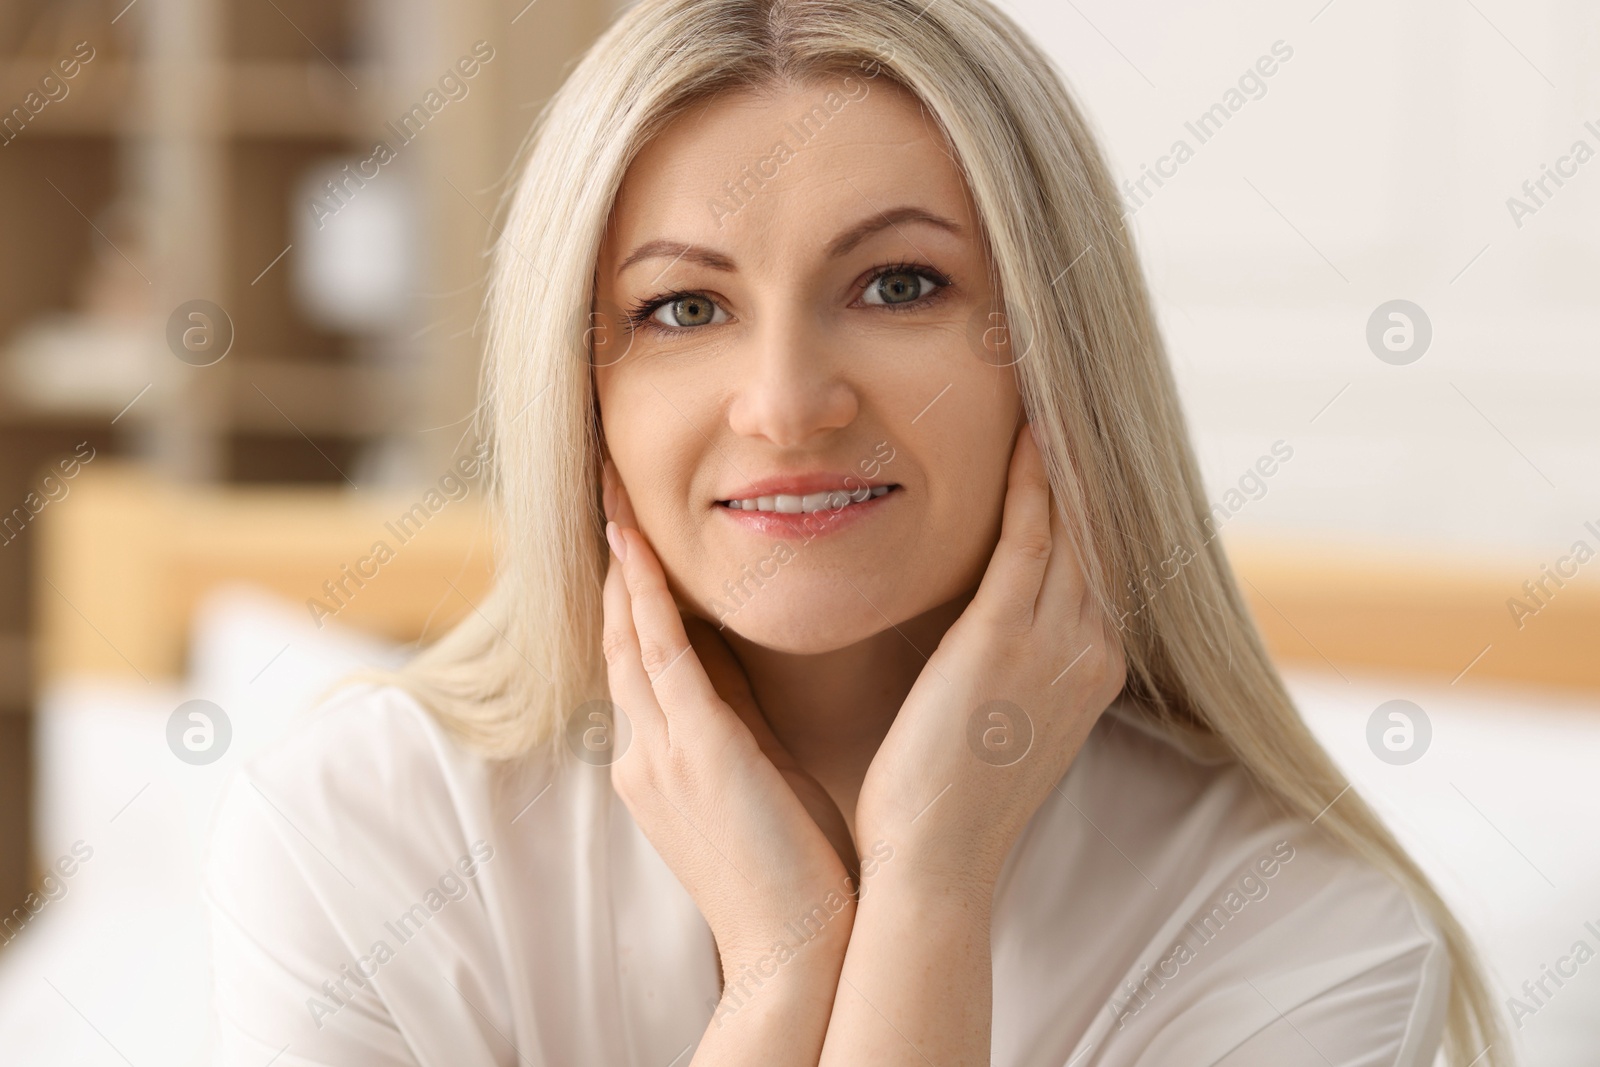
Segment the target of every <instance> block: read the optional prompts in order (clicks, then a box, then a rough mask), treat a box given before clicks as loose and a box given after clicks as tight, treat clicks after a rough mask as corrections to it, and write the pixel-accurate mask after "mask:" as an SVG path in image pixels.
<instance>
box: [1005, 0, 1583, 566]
mask: <svg viewBox="0 0 1600 1067" xmlns="http://www.w3.org/2000/svg"><path fill="white" fill-rule="evenodd" d="M1002 4H1003V6H1004V7H1005V8H1006V9H1007V10H1009V11H1011V12H1012V13H1013V15H1015V17H1016V18H1017V19H1018V20H1019V21H1020V22H1022V23H1023V24H1024V25H1025V26H1026V27H1027V28H1029V29H1030V30H1031V31H1032V32H1033V33H1034V34H1035V35H1036V37H1037V38H1038V39H1039V40H1040V41H1041V42H1042V43H1043V44H1044V45H1045V47H1046V48H1047V49H1048V50H1049V51H1050V52H1051V54H1052V55H1053V56H1054V57H1055V58H1056V60H1057V62H1058V63H1059V64H1060V66H1061V68H1062V70H1063V71H1064V73H1065V75H1066V77H1067V80H1068V84H1069V86H1070V87H1071V88H1072V90H1073V91H1074V93H1075V94H1076V96H1077V98H1078V100H1079V102H1080V104H1081V105H1082V106H1083V107H1084V108H1085V110H1086V111H1087V112H1088V114H1089V116H1090V118H1091V121H1092V122H1093V123H1094V125H1095V126H1096V128H1097V129H1098V130H1099V132H1100V135H1101V137H1102V143H1103V145H1104V147H1105V149H1106V150H1107V153H1108V156H1109V159H1110V161H1111V165H1112V167H1113V170H1114V172H1115V174H1116V176H1117V178H1118V179H1119V181H1120V180H1121V179H1123V178H1130V177H1137V176H1138V175H1139V174H1140V168H1141V166H1142V165H1145V164H1152V163H1154V162H1155V160H1156V159H1157V157H1159V156H1161V155H1163V154H1166V153H1167V151H1168V149H1169V148H1170V146H1171V145H1172V142H1173V141H1174V139H1176V138H1178V137H1180V136H1181V137H1184V138H1185V139H1187V140H1188V141H1189V142H1190V144H1191V146H1194V147H1195V149H1196V150H1195V154H1194V156H1193V158H1192V159H1190V160H1188V161H1187V162H1186V163H1184V164H1183V165H1181V166H1179V167H1177V173H1176V175H1175V176H1174V177H1172V178H1171V179H1170V180H1167V182H1166V184H1165V186H1164V187H1162V188H1160V189H1159V190H1156V191H1155V194H1154V195H1153V196H1152V197H1150V198H1149V199H1148V201H1147V202H1146V203H1145V204H1144V206H1142V207H1140V208H1138V209H1137V210H1136V212H1135V214H1134V215H1133V217H1132V218H1131V219H1130V220H1129V221H1130V225H1131V226H1132V228H1133V231H1134V233H1135V236H1136V239H1137V241H1138V244H1139V247H1140V249H1141V252H1142V255H1143V258H1144V262H1145V267H1146V271H1147V274H1148V276H1149V278H1150V281H1151V285H1152V287H1153V289H1154V291H1155V293H1156V296H1157V300H1158V305H1159V308H1160V315H1161V320H1162V324H1163V328H1164V331H1165V335H1166V338H1167V340H1168V343H1169V345H1170V350H1171V354H1172V359H1173V362H1174V365H1175V368H1176V370H1177V373H1178V375H1179V379H1180V382H1181V384H1182V388H1183V391H1184V398H1185V403H1186V406H1187V409H1188V412H1189V415H1190V418H1191V421H1192V425H1193V427H1194V432H1195V441H1196V446H1197V448H1198V450H1199V452H1200V455H1201V459H1202V463H1203V465H1204V469H1205V471H1206V474H1207V482H1208V486H1210V488H1211V489H1212V491H1213V494H1214V495H1215V494H1220V493H1221V492H1222V490H1223V489H1224V488H1226V487H1227V486H1228V485H1229V484H1231V483H1232V482H1234V481H1235V480H1236V479H1237V478H1238V477H1239V475H1240V474H1241V473H1242V472H1243V471H1244V470H1245V468H1246V467H1247V466H1248V465H1249V464H1250V463H1251V462H1252V461H1253V460H1254V459H1255V457H1257V456H1258V455H1260V454H1262V453H1263V452H1265V451H1266V450H1267V448H1268V447H1269V446H1270V445H1271V443H1272V442H1273V441H1275V440H1278V439H1280V438H1281V439H1283V440H1285V441H1286V442H1288V443H1289V444H1290V445H1291V446H1292V447H1293V448H1294V450H1295V451H1294V458H1293V459H1292V461H1290V462H1289V463H1287V464H1285V465H1284V467H1283V469H1282V470H1281V471H1280V472H1279V473H1278V474H1277V475H1276V476H1274V478H1273V479H1272V480H1271V481H1270V484H1269V491H1268V492H1267V494H1266V496H1265V497H1263V498H1262V499H1260V500H1259V501H1255V502H1252V503H1251V504H1250V505H1249V507H1248V508H1247V509H1246V510H1245V511H1243V512H1241V513H1240V514H1239V515H1238V516H1237V517H1236V518H1235V519H1234V520H1232V522H1234V523H1238V524H1240V527H1239V528H1241V529H1242V528H1244V527H1245V524H1248V525H1249V526H1250V527H1254V528H1258V529H1259V528H1272V529H1287V530H1294V531H1300V530H1312V531H1318V532H1343V533H1349V534H1351V535H1353V536H1357V537H1361V538H1366V539H1372V540H1377V541H1384V542H1394V541H1401V542H1411V543H1413V544H1424V545H1436V544H1438V543H1439V542H1440V541H1441V539H1442V540H1444V541H1448V542H1452V543H1455V544H1456V545H1458V546H1459V545H1462V544H1465V545H1468V546H1472V547H1475V548H1482V549H1484V550H1488V551H1495V552H1508V553H1510V554H1512V555H1513V557H1514V558H1518V559H1525V560H1526V561H1527V562H1528V563H1529V565H1530V573H1537V565H1538V562H1540V561H1542V560H1546V559H1549V558H1551V557H1552V555H1553V554H1554V553H1556V552H1558V551H1564V550H1565V549H1566V548H1567V547H1568V546H1569V545H1571V543H1572V542H1573V540H1574V539H1575V538H1577V537H1579V536H1583V535H1584V531H1583V529H1582V523H1583V521H1584V520H1586V519H1588V520H1596V523H1597V525H1600V437H1597V434H1596V429H1597V427H1600V418H1597V412H1600V359H1597V358H1596V357H1597V355H1600V351H1597V350H1600V300H1597V297H1600V6H1597V5H1594V4H1592V3H1584V2H1581V0H1530V2H1513V0H1421V2H1416V3H1407V4H1404V5H1398V4H1389V3H1382V2H1379V0H1333V2H1332V3H1326V0H1304V2H1297V3H1294V4H1283V3H1268V2H1265V0H1199V2H1196V0H1183V2H1178V0H1137V2H1125V0H1072V2H1070V3H1069V2H1067V0H1002ZM1324 5H1325V6H1324ZM1319 9H1320V10H1319ZM1280 40H1281V41H1283V42H1285V44H1286V45H1287V46H1288V47H1290V48H1292V49H1293V56H1292V57H1291V58H1290V59H1289V60H1287V61H1285V62H1283V63H1281V64H1280V65H1279V66H1278V69H1277V71H1276V73H1275V74H1273V76H1272V77H1270V78H1267V79H1264V81H1265V84H1266V92H1265V93H1264V95H1262V96H1260V98H1259V99H1250V100H1248V101H1247V102H1245V103H1244V105H1243V106H1242V107H1240V108H1239V109H1238V111H1237V112H1236V113H1234V114H1233V115H1232V116H1231V117H1230V118H1229V120H1228V121H1227V123H1226V124H1225V125H1224V126H1223V128H1222V129H1221V130H1220V131H1219V132H1218V133H1217V134H1216V135H1215V136H1214V137H1213V138H1212V139H1211V140H1210V141H1207V142H1205V143H1203V144H1201V143H1199V142H1198V141H1197V139H1196V138H1195V137H1194V136H1193V135H1192V134H1190V133H1189V132H1188V131H1187V130H1185V128H1184V125H1183V124H1184V121H1185V120H1192V119H1193V118H1194V117H1195V116H1196V115H1198V114H1199V113H1201V112H1202V111H1204V110H1205V109H1206V108H1207V107H1209V106H1210V105H1211V104H1213V103H1216V102H1218V101H1219V100H1221V99H1222V97H1223V94H1224V92H1225V91H1226V90H1227V89H1228V88H1229V87H1230V86H1233V85H1234V84H1235V83H1236V81H1237V79H1238V77H1239V75H1240V74H1241V73H1243V72H1244V71H1245V70H1246V69H1247V68H1248V67H1250V65H1251V64H1252V63H1254V62H1255V60H1256V59H1257V57H1258V56H1261V55H1264V54H1267V53H1269V52H1270V50H1271V47H1272V45H1273V43H1274V42H1275V41H1280ZM1585 120H1589V121H1591V122H1593V123H1594V129H1593V130H1589V129H1586V128H1585V126H1584V122H1585ZM1578 139H1582V140H1584V141H1586V142H1587V143H1588V145H1589V147H1590V149H1592V150H1594V151H1595V152H1596V153H1597V157H1596V158H1594V159H1591V160H1589V161H1588V162H1587V163H1586V165H1583V166H1580V167H1578V168H1577V174H1576V176H1574V177H1572V178H1570V179H1565V180H1566V185H1565V186H1564V187H1562V188H1556V187H1555V186H1554V185H1553V184H1552V185H1549V186H1548V188H1550V189H1551V190H1552V191H1553V192H1554V195H1553V196H1551V197H1549V198H1548V199H1547V200H1546V203H1545V206H1543V207H1541V208H1539V209H1538V210H1537V212H1536V213H1535V214H1533V215H1531V216H1527V217H1525V218H1523V219H1522V225H1521V227H1520V228H1519V227H1518V226H1516V225H1515V224H1514V222H1513V219H1512V217H1511V214H1510V212H1509V211H1508V209H1507V207H1506V200H1507V198H1508V197H1510V196H1512V195H1513V194H1520V186H1521V184H1522V182H1523V181H1524V180H1527V179H1529V178H1537V177H1539V175H1540V173H1541V164H1551V165H1554V164H1555V162H1556V161H1557V158H1558V157H1560V156H1562V155H1564V154H1566V153H1567V152H1568V150H1569V148H1570V147H1571V146H1572V144H1573V142H1574V141H1575V140H1578ZM1169 169H1170V167H1169ZM1569 169H1570V164H1569ZM1152 188H1153V186H1152ZM1297 231H1298V232H1297ZM1474 257H1476V258H1474ZM1469 264H1470V266H1469ZM1395 298H1404V299H1408V300H1411V301H1413V302H1414V303H1416V304H1418V305H1419V306H1421V307H1422V309H1423V310H1424V311H1425V312H1426V313H1427V315H1428V316H1429V318H1430V320H1431V322H1432V325H1433V330H1434V336H1433V340H1432V344H1431V347H1430V348H1429V349H1428V351H1427V352H1426V354H1425V355H1423V356H1422V357H1421V358H1420V359H1419V360H1417V361H1416V362H1414V363H1412V364H1409V365H1405V366H1395V365H1390V364H1387V363H1384V362H1381V361H1380V360H1378V359H1377V358H1376V357H1375V356H1374V355H1373V353H1372V352H1371V351H1370V350H1369V349H1368V347H1367V344H1366V341H1365V326H1366V322H1367V318H1368V316H1369V315H1370V314H1371V312H1372V311H1373V310H1374V309H1375V308H1376V307H1377V306H1378V305H1379V304H1381V303H1383V302H1385V301H1388V300H1391V299H1395ZM1347 386H1348V388H1346V387H1347ZM1341 390H1343V392H1341ZM1335 396H1338V399H1337V400H1336V401H1334V402H1333V403H1332V404H1331V406H1327V407H1326V409H1325V410H1324V406H1325V405H1328V403H1329V401H1330V400H1333V398H1334V397H1335ZM1319 412H1320V414H1319ZM1313 419H1315V421H1314V422H1313V421H1312V420H1313ZM1589 540H1590V541H1591V544H1592V543H1594V541H1595V539H1594V538H1593V536H1592V535H1591V536H1590V537H1589Z"/></svg>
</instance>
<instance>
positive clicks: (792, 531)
mask: <svg viewBox="0 0 1600 1067" xmlns="http://www.w3.org/2000/svg"><path fill="white" fill-rule="evenodd" d="M902 492H904V490H902V489H901V487H900V486H898V485H895V486H893V487H891V488H890V490H889V491H888V492H887V493H884V494H883V495H882V496H875V497H870V498H869V499H867V500H864V501H862V502H861V503H859V504H854V503H852V504H846V505H845V506H844V507H842V508H822V509H820V510H818V511H802V512H782V511H744V510H742V509H739V508H730V507H728V506H727V505H726V504H723V503H721V502H720V501H719V502H717V503H716V504H713V505H712V508H713V509H715V510H716V511H717V512H719V513H720V514H722V515H724V516H726V517H727V518H728V520H729V521H731V522H736V523H738V524H739V525H740V526H742V527H743V528H744V529H746V530H749V531H750V532H751V533H757V534H761V535H763V536H765V537H777V538H781V539H782V540H785V541H791V540H803V541H809V540H811V539H812V538H813V537H818V536H820V535H822V534H830V533H836V532H837V531H839V530H842V529H845V528H846V527H850V526H854V525H856V524H857V523H859V522H861V521H862V520H863V519H866V518H870V517H871V516H873V515H876V514H878V513H879V512H880V511H882V510H883V509H884V508H885V507H886V506H890V503H889V502H890V501H892V500H894V499H896V498H897V497H899V496H900V495H901V493H902Z"/></svg>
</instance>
